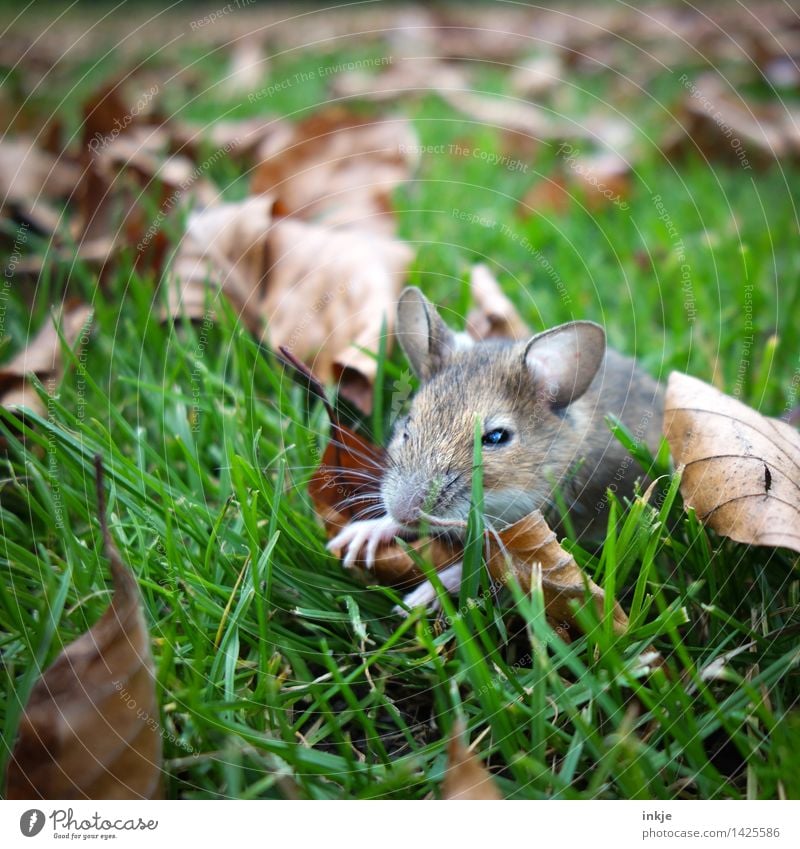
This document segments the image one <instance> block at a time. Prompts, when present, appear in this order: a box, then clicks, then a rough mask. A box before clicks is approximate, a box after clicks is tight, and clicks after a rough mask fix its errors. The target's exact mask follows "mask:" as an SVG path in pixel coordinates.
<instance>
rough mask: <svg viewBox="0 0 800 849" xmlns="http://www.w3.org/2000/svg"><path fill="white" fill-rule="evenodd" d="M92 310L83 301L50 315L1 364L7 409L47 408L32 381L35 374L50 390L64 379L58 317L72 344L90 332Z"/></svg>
mask: <svg viewBox="0 0 800 849" xmlns="http://www.w3.org/2000/svg"><path fill="white" fill-rule="evenodd" d="M91 316H92V310H91V309H90V308H89V307H88V306H86V304H82V303H71V304H68V305H67V306H66V307H65V309H64V310H63V312H62V313H61V315H60V317H56V318H55V319H53V320H51V319H48V320H47V321H45V323H44V324H43V325H42V327H41V329H40V330H39V332H38V333H37V334H36V336H34V337H33V339H32V340H31V341H30V343H29V344H28V345H26V346H25V347H24V348H23V349H22V350H21V351H20V352H19V353H18V354H17V355H16V356H15V357H13V358H12V359H11V360H10V361H9V362H7V363H5V364H4V365H2V366H0V404H2V405H3V406H4V407H6V408H7V409H12V408H13V409H18V408H21V407H27V408H28V409H30V410H34V411H35V412H37V413H42V412H43V410H44V408H43V406H42V402H41V400H40V399H39V396H38V395H37V394H36V391H35V390H34V388H33V387H32V386H31V384H30V383H29V380H28V378H29V376H30V375H32V374H35V375H36V377H38V378H39V380H40V381H41V382H42V383H44V385H45V388H46V389H48V390H50V388H51V384H52V386H54V385H55V383H56V382H57V381H58V380H59V379H60V377H61V374H62V371H63V364H62V362H61V340H60V339H59V336H58V332H57V331H56V327H55V324H54V321H55V322H56V323H58V324H60V327H61V332H62V334H63V335H64V339H65V341H66V343H67V345H69V346H70V347H71V348H72V347H73V346H74V345H75V343H76V342H78V341H80V340H83V338H84V336H87V335H88V332H89V326H90V324H91Z"/></svg>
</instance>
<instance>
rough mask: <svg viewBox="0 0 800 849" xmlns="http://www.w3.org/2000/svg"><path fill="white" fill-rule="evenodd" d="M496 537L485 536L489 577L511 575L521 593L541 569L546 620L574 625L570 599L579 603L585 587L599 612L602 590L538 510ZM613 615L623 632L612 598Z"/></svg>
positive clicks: (616, 628)
mask: <svg viewBox="0 0 800 849" xmlns="http://www.w3.org/2000/svg"><path fill="white" fill-rule="evenodd" d="M497 536H498V538H497V539H496V538H494V537H489V557H488V559H487V566H488V568H489V574H490V575H491V576H492V579H493V580H495V581H498V582H499V583H503V584H504V583H506V582H507V581H508V579H509V576H510V575H513V577H514V578H515V579H516V580H517V582H518V583H519V585H520V587H521V588H522V590H523V592H526V593H529V592H530V590H531V580H532V576H535V575H536V574H537V573H538V571H539V570H541V582H542V591H543V593H544V601H545V608H546V613H547V617H548V619H550V620H551V621H553V622H559V623H561V622H566V623H568V624H570V625H572V624H574V617H573V614H572V610H571V606H570V602H572V601H576V600H577V601H579V602H583V600H584V598H585V597H586V591H587V589H588V590H589V592H590V593H591V595H592V597H593V598H594V600H595V604H596V606H597V610H598V613H599V614H600V615H602V614H603V606H604V593H603V590H602V589H601V588H600V587H598V586H597V584H595V583H594V581H592V580H591V578H589V577H588V576H587V575H585V574H584V573H583V572H582V571H581V569H580V567H579V566H578V564H577V563H576V562H575V558H574V557H573V556H572V555H571V554H569V553H568V552H566V551H565V550H564V549H563V548H562V547H561V545H559V542H558V540H557V538H556V535H555V532H554V531H552V530H550V528H549V526H548V524H547V522H546V521H545V519H544V516H542V514H541V513H540V512H539V511H538V510H534V511H533V512H532V513H529V514H528V515H527V516H525V517H524V518H523V519H520V520H519V521H518V522H515V523H514V524H513V525H509V526H508V527H507V528H504V529H503V530H501V531H499V532H498V535H497ZM613 617H614V631H615V633H618V634H621V633H623V632H624V631H625V630H626V629H627V627H628V617H627V616H626V615H625V612H624V611H623V609H622V608H621V607H620V606H619V603H618V602H616V601H615V602H614V609H613Z"/></svg>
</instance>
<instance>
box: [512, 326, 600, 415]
mask: <svg viewBox="0 0 800 849" xmlns="http://www.w3.org/2000/svg"><path fill="white" fill-rule="evenodd" d="M605 353H606V334H605V331H604V330H603V328H602V327H600V325H599V324H595V323H594V322H593V321H572V322H570V323H569V324H562V325H560V326H559V327H554V328H553V329H552V330H545V331H544V333H539V334H538V335H537V336H534V337H533V339H531V340H530V341H529V342H528V344H527V345H526V346H525V354H524V357H523V359H524V363H525V367H526V368H527V369H528V370H529V371H530V372H531V374H532V375H533V378H534V380H535V381H536V385H537V388H538V389H539V390H540V391H543V392H545V393H546V394H547V397H548V398H549V399H550V403H551V405H552V406H553V407H565V406H566V405H567V404H570V403H572V402H573V401H576V400H577V399H578V398H580V397H581V395H583V393H584V392H586V390H587V389H588V388H589V384H590V383H591V382H592V380H593V379H594V376H595V375H596V374H597V370H598V369H599V368H600V365H601V364H602V362H603V357H604V356H605Z"/></svg>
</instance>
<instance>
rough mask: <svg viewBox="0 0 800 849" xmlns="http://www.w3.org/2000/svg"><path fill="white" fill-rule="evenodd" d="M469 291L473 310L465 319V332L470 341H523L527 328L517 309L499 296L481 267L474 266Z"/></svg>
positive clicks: (493, 281) (494, 282) (494, 283)
mask: <svg viewBox="0 0 800 849" xmlns="http://www.w3.org/2000/svg"><path fill="white" fill-rule="evenodd" d="M470 291H471V293H472V301H473V303H474V304H475V307H474V308H473V309H472V311H471V312H470V314H469V315H468V316H467V331H468V332H469V334H470V336H472V338H473V339H475V340H477V341H479V342H481V341H483V340H484V339H514V340H521V339H527V338H528V337H529V336H530V335H531V331H530V330H529V329H528V326H527V325H526V324H525V322H524V321H523V320H522V319H521V318H520V316H519V313H518V312H517V308H516V307H515V306H514V304H513V303H512V302H511V301H510V299H509V298H507V297H506V296H505V295H504V294H503V290H502V289H501V288H500V284H499V283H498V282H497V280H496V278H495V277H494V275H493V274H492V272H491V271H490V270H489V268H488V267H487V266H485V265H483V264H479V265H474V266H473V267H472V270H471V272H470Z"/></svg>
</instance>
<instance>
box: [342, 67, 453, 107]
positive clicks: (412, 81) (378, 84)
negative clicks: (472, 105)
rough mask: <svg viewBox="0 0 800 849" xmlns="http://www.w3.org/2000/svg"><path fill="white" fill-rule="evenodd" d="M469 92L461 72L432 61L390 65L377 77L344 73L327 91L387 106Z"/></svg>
mask: <svg viewBox="0 0 800 849" xmlns="http://www.w3.org/2000/svg"><path fill="white" fill-rule="evenodd" d="M466 88H469V77H468V76H467V75H466V73H465V72H464V70H463V69H462V68H459V67H458V66H456V65H453V64H451V63H448V62H442V61H440V60H438V59H435V58H430V57H429V56H428V57H424V56H423V57H419V58H417V57H412V58H409V59H407V60H403V61H400V62H398V63H396V64H394V63H393V64H392V65H391V66H389V67H388V68H387V69H386V70H384V71H382V72H381V73H378V74H375V73H368V72H366V71H359V70H355V71H348V72H347V73H343V74H339V75H338V76H336V77H335V78H334V80H333V82H332V84H331V90H332V92H333V94H334V95H336V96H337V97H346V98H354V99H359V100H369V101H373V102H379V103H382V102H388V101H394V100H398V99H400V98H404V99H405V98H409V97H413V96H415V95H424V94H426V93H427V92H430V91H446V90H448V89H466Z"/></svg>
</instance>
